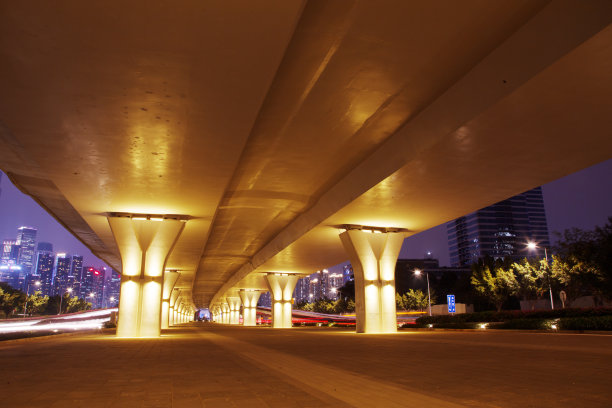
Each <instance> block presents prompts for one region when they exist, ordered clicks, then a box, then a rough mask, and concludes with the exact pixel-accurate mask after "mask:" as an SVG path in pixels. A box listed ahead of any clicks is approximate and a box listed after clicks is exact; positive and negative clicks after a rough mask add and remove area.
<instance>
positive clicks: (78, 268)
mask: <svg viewBox="0 0 612 408" xmlns="http://www.w3.org/2000/svg"><path fill="white" fill-rule="evenodd" d="M82 272H83V257H82V256H80V255H72V263H71V264H70V274H69V275H68V286H70V287H72V290H73V291H74V292H73V295H74V296H79V294H80V293H81V274H82Z"/></svg>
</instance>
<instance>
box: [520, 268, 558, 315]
mask: <svg viewBox="0 0 612 408" xmlns="http://www.w3.org/2000/svg"><path fill="white" fill-rule="evenodd" d="M512 268H513V269H514V271H515V273H516V279H517V282H518V289H517V291H516V294H517V295H519V296H520V297H522V298H523V300H526V301H528V302H529V303H530V305H531V307H530V308H531V310H533V309H534V308H535V301H536V300H538V299H541V298H542V297H543V296H544V294H545V293H546V292H548V290H549V288H550V286H551V285H552V282H551V280H550V270H549V269H550V268H549V267H548V261H546V260H545V259H542V260H539V261H532V262H530V261H529V260H528V259H527V258H525V259H524V260H523V262H521V263H519V262H515V263H513V264H512Z"/></svg>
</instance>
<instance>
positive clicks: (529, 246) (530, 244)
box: [527, 241, 555, 310]
mask: <svg viewBox="0 0 612 408" xmlns="http://www.w3.org/2000/svg"><path fill="white" fill-rule="evenodd" d="M527 249H529V250H530V251H535V250H536V249H538V245H537V244H536V243H535V242H533V241H530V242H528V243H527ZM544 260H545V261H546V265H547V266H548V252H547V251H546V247H544ZM547 278H548V291H549V293H550V309H551V310H555V305H554V303H553V294H552V285H551V284H550V272H548V273H547Z"/></svg>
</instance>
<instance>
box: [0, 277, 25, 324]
mask: <svg viewBox="0 0 612 408" xmlns="http://www.w3.org/2000/svg"><path fill="white" fill-rule="evenodd" d="M25 298H26V295H25V293H23V292H22V291H20V290H17V289H13V288H12V287H10V286H9V285H7V284H0V309H2V311H3V312H4V315H5V316H6V317H9V316H10V315H11V314H12V313H13V312H15V310H22V309H23V307H24V305H25Z"/></svg>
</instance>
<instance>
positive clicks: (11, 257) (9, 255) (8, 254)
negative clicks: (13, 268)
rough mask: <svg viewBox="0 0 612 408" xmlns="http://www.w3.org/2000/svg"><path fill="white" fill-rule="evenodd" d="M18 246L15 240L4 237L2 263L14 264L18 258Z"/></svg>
mask: <svg viewBox="0 0 612 408" xmlns="http://www.w3.org/2000/svg"><path fill="white" fill-rule="evenodd" d="M19 248H20V246H19V245H18V244H17V241H15V240H11V239H5V240H4V241H2V260H1V261H0V263H1V264H2V265H15V264H16V263H17V259H18V258H19Z"/></svg>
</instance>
